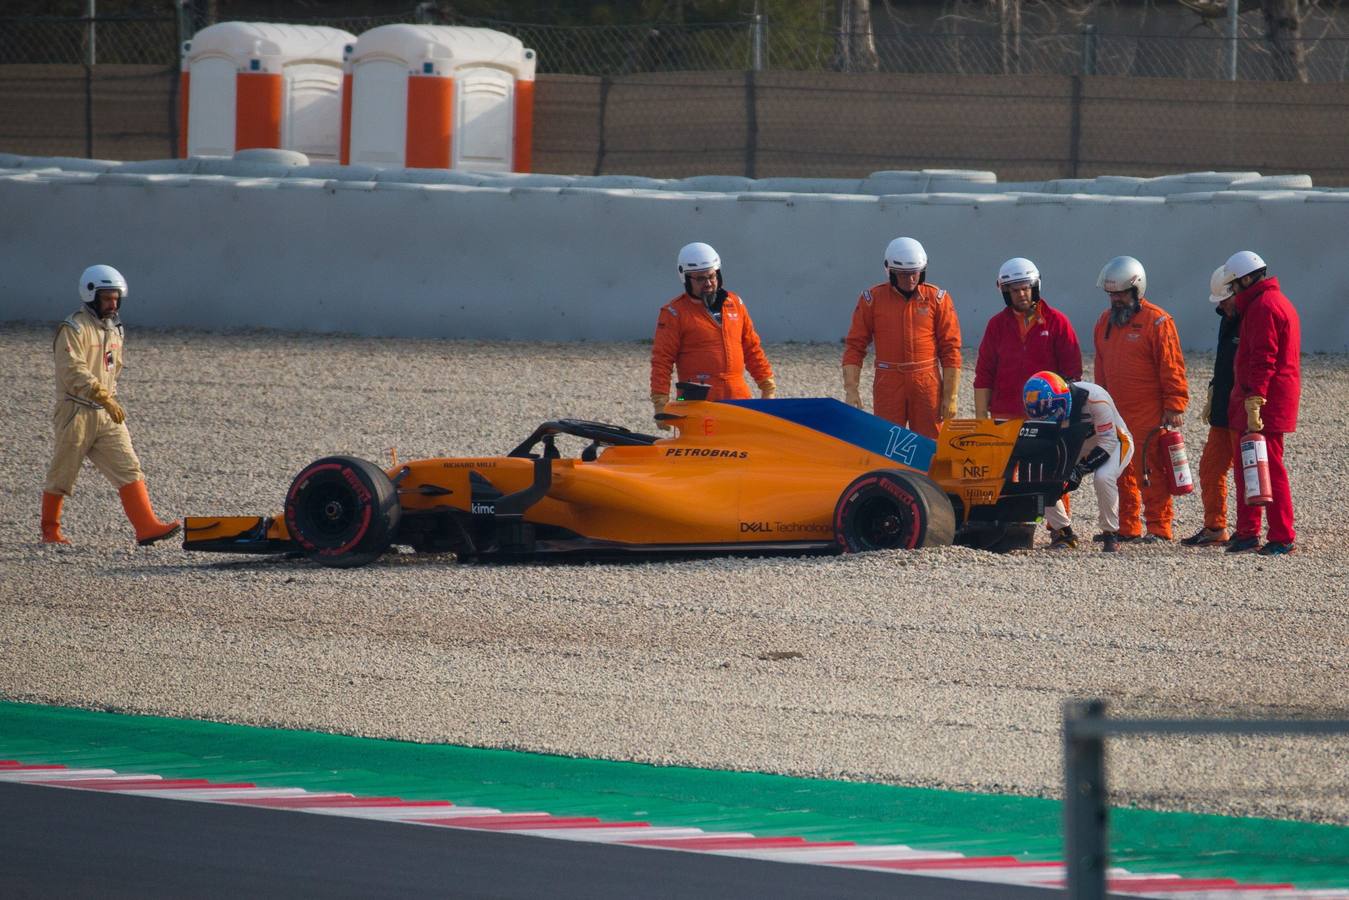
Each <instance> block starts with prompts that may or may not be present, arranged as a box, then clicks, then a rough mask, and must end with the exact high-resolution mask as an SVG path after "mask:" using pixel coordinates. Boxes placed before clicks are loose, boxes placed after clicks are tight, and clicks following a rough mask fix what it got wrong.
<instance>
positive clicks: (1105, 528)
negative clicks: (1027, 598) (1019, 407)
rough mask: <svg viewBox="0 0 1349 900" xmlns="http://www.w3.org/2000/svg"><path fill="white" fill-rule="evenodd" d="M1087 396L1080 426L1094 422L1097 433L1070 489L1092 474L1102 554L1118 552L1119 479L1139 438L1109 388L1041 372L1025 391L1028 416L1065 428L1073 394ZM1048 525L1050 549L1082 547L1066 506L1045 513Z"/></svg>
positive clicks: (1081, 455)
mask: <svg viewBox="0 0 1349 900" xmlns="http://www.w3.org/2000/svg"><path fill="white" fill-rule="evenodd" d="M1074 389H1076V390H1078V391H1081V392H1084V393H1085V397H1084V398H1082V402H1081V404H1080V408H1079V412H1078V415H1079V417H1080V421H1090V422H1091V427H1092V433H1091V436H1090V437H1089V438H1087V439H1086V440H1085V441H1083V443H1082V450H1081V451H1080V452H1079V453H1078V456H1077V463H1076V465H1074V466H1073V468H1072V471H1071V472H1069V474H1068V482H1067V484H1066V485H1065V488H1066V490H1068V491H1073V490H1076V489H1077V487H1078V485H1080V484H1081V483H1082V479H1083V478H1085V477H1086V476H1087V475H1089V474H1090V475H1091V483H1092V487H1094V488H1095V489H1096V505H1097V506H1098V508H1099V509H1100V514H1099V519H1100V525H1101V531H1102V534H1101V538H1100V540H1101V549H1102V550H1103V551H1105V552H1107V553H1114V552H1115V551H1116V550H1118V549H1119V476H1120V474H1121V473H1122V472H1123V471H1124V468H1125V467H1126V466H1128V465H1129V462H1130V461H1131V460H1132V459H1133V456H1134V439H1133V435H1131V434H1130V433H1129V428H1128V426H1127V425H1125V424H1124V419H1123V417H1122V416H1120V414H1119V410H1118V409H1117V408H1116V407H1115V401H1114V400H1112V399H1111V398H1110V395H1109V394H1108V393H1106V390H1105V388H1103V387H1101V386H1100V385H1098V384H1092V383H1091V382H1090V381H1074V382H1071V383H1070V382H1068V381H1065V380H1064V379H1063V378H1061V377H1060V376H1059V375H1057V374H1055V373H1054V372H1036V373H1035V374H1034V375H1032V376H1031V377H1030V378H1029V379H1028V380H1027V381H1026V386H1025V389H1024V390H1023V392H1022V395H1023V398H1024V400H1025V405H1026V417H1027V418H1029V419H1034V420H1037V421H1048V422H1057V423H1059V424H1060V425H1061V426H1062V425H1063V424H1064V423H1065V421H1066V420H1067V418H1068V411H1069V410H1070V409H1071V408H1072V393H1073V390H1074ZM1045 523H1046V524H1047V525H1048V526H1049V528H1050V533H1051V535H1052V538H1051V543H1050V546H1051V547H1053V548H1055V549H1059V548H1068V547H1075V546H1077V536H1076V535H1075V534H1073V528H1072V520H1071V519H1069V518H1068V513H1067V511H1066V510H1065V509H1064V507H1063V501H1062V500H1060V501H1059V502H1057V503H1055V504H1054V506H1053V507H1051V508H1049V509H1046V510H1045Z"/></svg>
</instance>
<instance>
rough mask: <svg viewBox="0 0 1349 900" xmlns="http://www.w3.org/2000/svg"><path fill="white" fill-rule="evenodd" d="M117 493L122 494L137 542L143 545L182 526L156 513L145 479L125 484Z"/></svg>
mask: <svg viewBox="0 0 1349 900" xmlns="http://www.w3.org/2000/svg"><path fill="white" fill-rule="evenodd" d="M117 493H118V494H119V495H121V498H122V509H124V510H126V517H127V518H128V519H130V520H131V524H132V526H133V527H134V528H135V529H136V543H138V544H140V545H141V546H142V547H147V546H149V545H150V544H153V543H154V542H155V541H162V540H164V538H166V537H172V536H173V535H175V534H177V533H178V529H179V528H180V527H181V526H180V525H179V524H178V521H177V520H176V519H175V520H174V521H172V522H161V521H159V517H158V516H156V515H155V511H154V508H153V507H151V506H150V494H149V492H148V491H146V490H145V482H144V481H133V482H131V483H130V484H124V485H122V486H121V487H120V488H119V489H118V490H117Z"/></svg>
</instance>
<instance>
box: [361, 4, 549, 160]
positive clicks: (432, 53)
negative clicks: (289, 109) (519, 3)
mask: <svg viewBox="0 0 1349 900" xmlns="http://www.w3.org/2000/svg"><path fill="white" fill-rule="evenodd" d="M534 63H535V56H534V51H533V50H529V49H526V48H525V46H524V44H522V43H520V41H519V39H518V38H514V37H511V36H510V35H508V34H503V33H501V32H499V31H492V30H491V29H488V28H467V27H461V26H457V25H381V26H380V27H378V28H372V29H370V30H369V31H366V32H364V33H362V34H361V36H360V37H359V38H357V39H356V44H355V46H353V47H351V48H350V50H349V51H348V53H347V58H346V77H345V80H344V83H343V92H342V162H343V164H352V163H373V164H376V165H388V166H404V167H407V168H416V169H469V170H472V171H477V172H528V171H529V169H530V164H531V149H532V147H533V142H534Z"/></svg>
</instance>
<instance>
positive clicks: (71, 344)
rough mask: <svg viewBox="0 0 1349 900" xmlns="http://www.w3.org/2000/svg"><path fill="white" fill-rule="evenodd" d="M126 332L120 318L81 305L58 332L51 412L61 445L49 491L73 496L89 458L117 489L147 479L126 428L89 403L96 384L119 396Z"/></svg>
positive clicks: (50, 474) (54, 344)
mask: <svg viewBox="0 0 1349 900" xmlns="http://www.w3.org/2000/svg"><path fill="white" fill-rule="evenodd" d="M123 334H124V329H123V328H122V324H121V322H120V321H119V320H118V319H117V318H116V317H115V316H114V317H113V318H111V319H106V320H104V319H100V318H99V317H98V316H96V315H94V314H93V313H91V312H90V311H89V309H88V307H80V309H78V310H77V311H75V312H74V313H72V314H71V315H70V316H69V317H68V318H67V319H66V320H65V321H64V322H62V323H61V324H60V325H59V326H58V327H57V329H56V338H55V340H54V341H53V342H52V356H53V358H54V360H55V363H56V410H55V411H54V412H53V413H52V425H53V427H54V428H55V431H56V446H55V450H54V452H53V454H52V464H51V466H50V468H48V469H47V482H46V484H45V485H43V488H42V489H43V490H44V491H46V492H48V493H52V494H60V495H62V496H65V497H68V496H70V495H71V494H72V493H73V492H74V490H75V479H77V478H78V477H79V475H80V464H81V463H83V462H84V459H85V457H88V458H89V461H90V462H92V463H93V464H94V465H95V466H96V467H97V468H98V470H99V471H100V472H102V473H103V475H104V477H106V478H107V479H108V480H109V481H111V482H112V484H113V487H116V488H119V489H120V488H121V487H122V486H123V485H127V484H131V483H132V482H135V481H141V480H143V479H144V478H145V475H144V474H143V473H142V472H141V463H140V460H139V459H137V458H136V451H135V450H133V449H132V447H131V433H130V432H129V431H127V428H126V424H125V423H123V424H121V425H117V424H114V423H113V421H112V418H111V417H110V416H109V415H108V413H107V411H106V410H104V409H103V407H101V406H99V405H98V404H97V403H94V402H93V401H92V400H91V399H89V397H90V392H91V391H92V390H93V388H94V387H95V386H96V385H102V386H103V387H104V388H106V389H107V391H108V393H109V394H112V395H114V396H115V395H116V394H117V374H118V373H119V372H121V371H122V339H123Z"/></svg>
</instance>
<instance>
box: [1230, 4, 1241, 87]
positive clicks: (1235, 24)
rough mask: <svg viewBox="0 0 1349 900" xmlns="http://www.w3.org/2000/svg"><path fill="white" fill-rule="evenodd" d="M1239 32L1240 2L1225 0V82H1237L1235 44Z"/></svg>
mask: <svg viewBox="0 0 1349 900" xmlns="http://www.w3.org/2000/svg"><path fill="white" fill-rule="evenodd" d="M1240 32H1241V0H1227V80H1228V81H1236V80H1237V42H1238V39H1239V37H1240Z"/></svg>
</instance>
